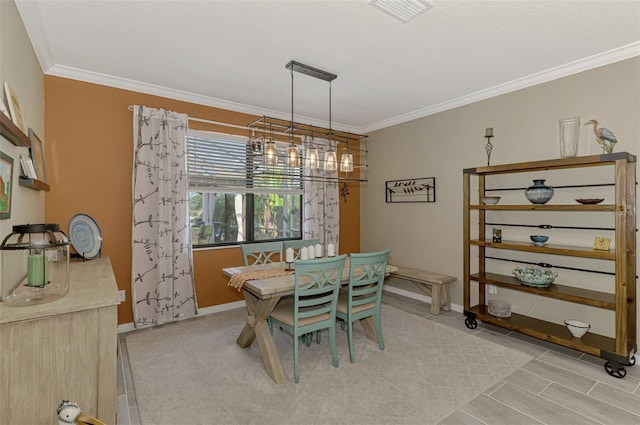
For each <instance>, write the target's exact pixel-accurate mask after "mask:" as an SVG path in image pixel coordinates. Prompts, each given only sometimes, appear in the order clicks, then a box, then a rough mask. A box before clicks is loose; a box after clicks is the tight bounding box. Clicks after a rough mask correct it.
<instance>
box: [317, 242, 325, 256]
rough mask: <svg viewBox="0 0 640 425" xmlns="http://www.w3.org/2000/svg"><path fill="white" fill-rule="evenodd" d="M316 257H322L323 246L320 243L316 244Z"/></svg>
mask: <svg viewBox="0 0 640 425" xmlns="http://www.w3.org/2000/svg"><path fill="white" fill-rule="evenodd" d="M316 257H317V258H322V257H324V247H323V246H322V245H320V244H316Z"/></svg>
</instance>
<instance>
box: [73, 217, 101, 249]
mask: <svg viewBox="0 0 640 425" xmlns="http://www.w3.org/2000/svg"><path fill="white" fill-rule="evenodd" d="M69 239H71V245H72V246H73V249H75V250H76V252H77V253H78V254H79V255H80V256H82V257H84V258H86V259H87V260H90V259H92V258H96V257H97V256H98V254H100V249H101V248H102V233H101V232H100V227H98V223H96V222H95V220H94V219H93V218H91V217H89V216H88V215H86V214H76V215H74V216H73V217H72V218H71V221H70V222H69Z"/></svg>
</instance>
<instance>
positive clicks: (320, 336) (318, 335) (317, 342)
mask: <svg viewBox="0 0 640 425" xmlns="http://www.w3.org/2000/svg"><path fill="white" fill-rule="evenodd" d="M320 332H322V331H319V330H318V331H316V344H320V341H321V340H322V334H321V333H320Z"/></svg>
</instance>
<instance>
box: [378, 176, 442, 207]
mask: <svg viewBox="0 0 640 425" xmlns="http://www.w3.org/2000/svg"><path fill="white" fill-rule="evenodd" d="M385 192H386V195H385V201H386V202H387V203H397V202H436V178H435V177H423V178H417V179H404V180H388V181H387V182H385Z"/></svg>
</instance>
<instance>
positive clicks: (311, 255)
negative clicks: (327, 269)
mask: <svg viewBox="0 0 640 425" xmlns="http://www.w3.org/2000/svg"><path fill="white" fill-rule="evenodd" d="M307 252H308V253H309V260H315V259H316V250H315V248H314V247H313V245H311V246H310V247H309V248H307Z"/></svg>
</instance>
